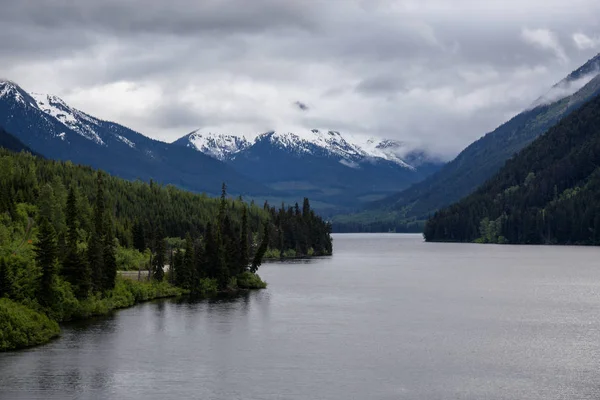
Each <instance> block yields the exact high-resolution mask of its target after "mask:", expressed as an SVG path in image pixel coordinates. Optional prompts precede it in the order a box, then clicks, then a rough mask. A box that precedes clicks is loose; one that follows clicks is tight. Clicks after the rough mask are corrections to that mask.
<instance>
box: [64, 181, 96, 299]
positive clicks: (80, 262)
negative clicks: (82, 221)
mask: <svg viewBox="0 0 600 400" xmlns="http://www.w3.org/2000/svg"><path fill="white" fill-rule="evenodd" d="M66 218H67V221H66V222H67V242H66V245H65V250H66V251H65V257H64V259H63V264H62V274H63V276H64V277H65V278H66V279H67V281H68V282H70V283H71V285H73V286H74V287H75V294H76V296H77V297H78V298H85V297H87V294H88V292H89V290H90V285H91V282H90V272H89V268H88V265H87V262H86V260H85V258H84V257H83V255H82V254H81V252H80V251H79V248H78V246H77V242H78V239H79V233H78V231H77V228H78V225H79V224H78V222H79V212H78V209H77V193H76V191H75V188H74V187H73V186H71V187H70V188H69V194H68V196H67V207H66Z"/></svg>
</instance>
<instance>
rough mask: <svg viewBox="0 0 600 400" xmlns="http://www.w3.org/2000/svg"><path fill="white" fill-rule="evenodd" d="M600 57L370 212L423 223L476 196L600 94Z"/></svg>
mask: <svg viewBox="0 0 600 400" xmlns="http://www.w3.org/2000/svg"><path fill="white" fill-rule="evenodd" d="M599 69H600V55H598V56H596V57H594V58H592V59H591V60H589V61H588V62H587V63H586V64H585V65H583V66H582V67H580V68H579V69H577V70H576V71H573V72H572V73H571V74H570V75H569V76H568V77H566V78H565V79H563V80H562V81H561V82H559V83H558V84H556V85H555V86H554V87H553V88H552V89H551V90H550V91H549V92H548V93H547V94H546V95H545V96H542V97H541V98H540V99H538V100H537V101H536V102H535V103H534V104H533V105H532V107H531V108H530V109H528V110H525V111H523V112H522V113H520V114H519V115H517V116H515V117H514V118H512V119H511V120H510V121H508V122H506V123H504V124H502V125H501V126H500V127H498V128H497V129H495V130H494V131H492V132H490V133H488V134H486V135H485V136H483V137H482V138H480V139H479V140H477V141H476V142H474V143H472V144H471V145H469V146H468V147H467V148H466V149H464V150H463V151H462V152H461V153H460V154H459V155H458V156H457V157H456V158H455V159H454V160H452V161H451V162H449V163H448V164H446V165H445V166H444V167H443V168H441V169H440V170H439V171H438V172H436V173H435V174H433V175H431V176H429V177H428V178H427V179H425V180H423V181H422V182H419V183H417V184H415V185H413V186H411V187H409V188H408V189H405V190H403V191H400V192H399V193H396V194H394V195H392V196H390V197H387V198H385V199H383V200H381V201H377V202H374V203H372V204H370V205H369V207H368V209H369V211H368V212H374V211H377V210H378V211H380V215H383V214H388V215H393V216H394V218H397V219H398V220H404V221H410V220H423V219H426V218H427V217H428V216H429V215H430V214H432V213H433V212H435V210H438V209H440V208H442V207H444V206H447V205H449V204H452V203H453V202H455V201H457V200H459V199H461V198H463V197H464V196H466V195H468V194H470V193H472V192H473V191H474V190H475V189H476V188H477V187H478V186H479V185H481V184H482V183H483V182H485V181H486V180H487V179H488V178H490V177H491V176H492V175H493V174H494V173H496V172H497V171H498V170H499V169H500V168H501V167H502V166H503V165H504V163H505V162H506V160H508V159H509V158H510V157H512V156H513V155H514V154H515V153H517V152H518V151H520V150H521V149H523V148H524V147H526V146H527V145H528V144H530V143H531V142H532V141H533V140H535V139H536V138H537V137H538V136H540V135H542V134H543V133H545V132H546V131H547V130H548V129H549V128H550V127H552V126H553V125H555V124H556V123H557V122H559V121H560V120H561V119H562V118H564V117H565V116H567V115H569V114H570V113H571V112H573V111H575V110H577V109H578V108H579V107H581V105H582V104H584V103H585V102H586V101H588V100H590V99H592V98H594V97H595V96H597V95H598V94H599V93H600V76H598V71H599Z"/></svg>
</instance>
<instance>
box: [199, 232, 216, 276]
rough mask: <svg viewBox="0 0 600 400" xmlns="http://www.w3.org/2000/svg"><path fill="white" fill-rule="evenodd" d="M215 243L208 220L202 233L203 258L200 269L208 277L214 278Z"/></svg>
mask: <svg viewBox="0 0 600 400" xmlns="http://www.w3.org/2000/svg"><path fill="white" fill-rule="evenodd" d="M217 251H218V248H217V244H216V243H215V237H214V228H213V225H212V224H211V223H210V222H209V223H208V224H207V225H206V232H205V234H204V258H203V260H202V265H203V266H202V270H203V271H204V273H205V274H206V276H207V277H208V278H216V276H217V270H216V266H217V264H216V260H217Z"/></svg>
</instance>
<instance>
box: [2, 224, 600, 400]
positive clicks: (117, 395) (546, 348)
mask: <svg viewBox="0 0 600 400" xmlns="http://www.w3.org/2000/svg"><path fill="white" fill-rule="evenodd" d="M260 272H261V275H262V276H263V278H265V279H266V280H267V281H268V282H269V288H268V289H267V290H264V291H259V292H253V293H250V294H249V295H247V296H244V297H241V298H237V299H233V300H229V301H203V302H198V303H195V304H185V303H184V304H178V303H176V302H173V301H164V302H157V303H149V304H144V305H140V306H138V307H134V308H131V309H127V310H123V311H120V312H118V313H116V314H115V315H114V316H112V317H109V318H103V319H98V320H95V321H92V322H86V323H84V324H78V325H71V326H67V327H65V328H64V333H63V335H62V337H61V338H60V339H58V340H56V341H54V342H52V343H50V344H48V345H46V346H41V347H37V348H34V349H30V350H25V351H20V352H15V353H5V354H0V398H1V399H3V400H4V399H9V400H18V399H47V400H50V399H61V400H62V399H124V400H127V399H136V400H137V399H140V400H141V399H157V400H158V399H219V400H221V399H222V400H225V399H227V400H230V399H331V400H334V399H335V400H338V399H339V400H348V399H365V400H367V399H478V400H479V399H546V400H548V399H577V400H580V399H598V398H600V368H599V367H600V249H598V248H582V247H579V248H576V247H529V246H519V247H516V246H487V245H469V244H426V243H423V242H422V240H421V238H420V236H418V235H336V236H335V255H334V256H333V257H331V258H323V259H314V260H310V261H298V262H293V263H281V264H280V263H275V264H268V265H265V266H263V267H262V269H261V271H260Z"/></svg>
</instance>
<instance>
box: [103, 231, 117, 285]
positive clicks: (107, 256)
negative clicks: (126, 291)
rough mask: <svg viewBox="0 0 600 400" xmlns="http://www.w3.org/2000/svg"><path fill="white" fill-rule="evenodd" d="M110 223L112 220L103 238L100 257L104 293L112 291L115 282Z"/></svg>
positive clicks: (114, 255)
mask: <svg viewBox="0 0 600 400" xmlns="http://www.w3.org/2000/svg"><path fill="white" fill-rule="evenodd" d="M111 222H112V220H111V219H109V227H108V229H106V235H105V236H104V246H103V247H104V248H103V255H102V267H103V268H102V275H103V277H102V278H103V279H102V282H103V286H102V289H103V290H105V291H106V290H112V289H114V287H115V281H116V279H117V255H116V246H115V237H114V235H113V228H112V223H111Z"/></svg>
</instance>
